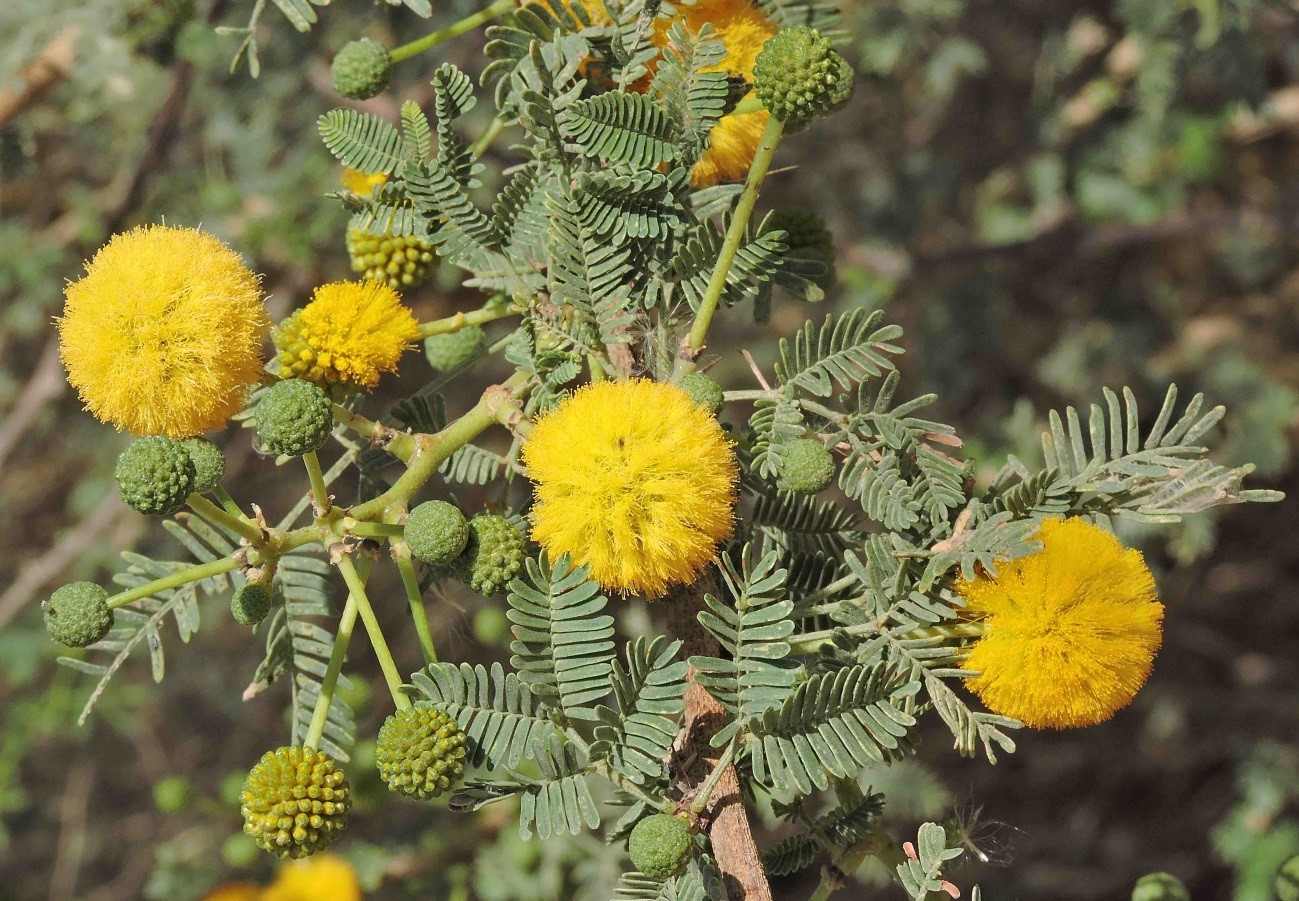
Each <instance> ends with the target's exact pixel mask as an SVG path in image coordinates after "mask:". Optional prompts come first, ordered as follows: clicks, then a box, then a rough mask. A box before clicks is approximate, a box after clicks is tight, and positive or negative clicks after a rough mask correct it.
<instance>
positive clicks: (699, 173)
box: [654, 0, 779, 188]
mask: <svg viewBox="0 0 1299 901" xmlns="http://www.w3.org/2000/svg"><path fill="white" fill-rule="evenodd" d="M673 22H682V23H684V24H685V26H686V27H687V28H689V29H690V30H691V31H692V32H698V31H699V29H700V28H702V27H703V26H704V25H705V24H711V25H712V26H713V29H714V30H715V31H716V32H717V36H718V37H719V38H720V39H721V41H722V43H723V44H724V45H725V46H726V55H725V56H723V57H722V59H721V61H720V62H718V63H717V65H715V66H712V67H710V68H709V69H705V70H704V71H706V72H708V71H712V72H725V73H726V74H727V75H729V76H731V77H733V78H735V77H738V78H743V79H745V80H746V81H748V82H752V81H753V64H754V63H755V62H756V61H757V59H758V53H759V51H761V50H762V46H763V45H764V44H765V43H767V41H769V40H771V38H772V37H774V36H775V34H776V32H777V31H778V30H779V29H778V28H777V27H776V23H774V22H772V21H771V19H770V18H768V16H767V14H766V13H765V12H763V11H762V10H761V9H759V8H758V7H757V6H755V5H754V4H753V3H751V2H749V0H698V2H697V3H695V4H694V5H692V6H684V5H682V6H678V7H677V14H676V16H675V17H673V18H672V19H671V20H670V21H667V22H660V23H658V24H657V25H656V27H655V31H654V41H655V43H656V44H658V45H659V46H660V47H662V46H664V45H666V44H667V32H668V28H669V27H671V25H672V23H673ZM752 96H753V91H749V93H748V95H746V97H745V99H748V98H749V97H752ZM766 124H767V111H766V110H759V111H758V112H754V113H731V114H730V115H729V116H723V117H722V120H721V121H720V122H718V123H717V126H716V127H715V128H714V129H713V132H712V134H711V135H709V138H708V150H707V151H705V152H704V155H703V156H702V157H700V159H699V162H698V163H696V164H695V168H694V171H693V172H692V173H691V180H692V181H693V182H694V185H695V187H697V188H706V187H709V186H711V185H716V184H720V183H721V182H729V181H740V180H742V179H743V178H744V177H745V176H746V175H748V173H749V167H750V166H751V165H752V164H753V155H754V153H756V152H757V149H758V140H759V139H760V138H761V137H762V129H763V128H764V127H765V126H766Z"/></svg>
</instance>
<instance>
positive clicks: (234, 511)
mask: <svg viewBox="0 0 1299 901" xmlns="http://www.w3.org/2000/svg"><path fill="white" fill-rule="evenodd" d="M212 493H213V494H215V495H216V498H217V500H219V501H220V502H221V506H222V507H224V508H225V511H226V512H227V513H229V514H230V515H231V516H239V517H243V515H244V511H243V510H240V509H239V504H238V503H237V502H236V501H235V499H234V498H233V497H231V496H230V492H229V491H226V486H224V485H218V486H216V487H215V488H213V489H212Z"/></svg>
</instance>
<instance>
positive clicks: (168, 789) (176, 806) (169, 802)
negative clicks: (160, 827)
mask: <svg viewBox="0 0 1299 901" xmlns="http://www.w3.org/2000/svg"><path fill="white" fill-rule="evenodd" d="M193 794H194V793H193V791H192V790H191V789H190V785H189V782H188V780H186V779H185V777H184V776H166V777H164V778H162V779H159V780H158V781H157V782H155V783H154V784H153V803H154V804H155V805H157V807H158V809H159V810H160V811H162V812H163V813H179V812H180V811H182V810H184V809H185V808H186V807H188V806H189V802H190V799H191V798H192V797H193Z"/></svg>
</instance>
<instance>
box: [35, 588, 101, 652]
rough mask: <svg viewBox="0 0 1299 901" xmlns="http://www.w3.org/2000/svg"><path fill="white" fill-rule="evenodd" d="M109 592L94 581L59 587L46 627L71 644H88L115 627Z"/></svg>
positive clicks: (49, 605) (48, 604) (54, 636)
mask: <svg viewBox="0 0 1299 901" xmlns="http://www.w3.org/2000/svg"><path fill="white" fill-rule="evenodd" d="M107 601H108V592H107V591H105V590H104V589H102V588H100V587H99V586H98V585H96V584H95V583H94V582H72V583H70V584H68V585H64V586H63V587H61V588H57V589H55V591H54V593H53V594H51V595H50V598H49V600H47V601H46V602H45V604H44V605H43V606H44V607H45V630H46V631H47V632H49V633H50V638H52V639H54V640H55V641H57V642H58V643H59V644H65V645H67V646H68V647H70V648H84V647H88V646H90V645H92V644H94V643H95V642H97V641H99V640H100V639H101V638H103V637H104V636H105V635H107V634H108V631H109V630H110V629H112V628H113V611H112V610H110V609H109V608H108V603H107Z"/></svg>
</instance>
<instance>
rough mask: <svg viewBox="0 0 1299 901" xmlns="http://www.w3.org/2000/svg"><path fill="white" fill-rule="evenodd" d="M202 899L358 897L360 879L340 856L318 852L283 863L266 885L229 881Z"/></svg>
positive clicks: (332, 900)
mask: <svg viewBox="0 0 1299 901" xmlns="http://www.w3.org/2000/svg"><path fill="white" fill-rule="evenodd" d="M203 901H361V883H360V881H359V880H358V879H357V878H356V871H355V870H354V869H352V865H351V864H349V863H348V862H347V861H346V860H343V858H341V857H335V856H334V855H333V854H317V855H315V856H314V857H309V858H307V859H306V860H296V861H290V862H288V863H286V864H284V865H283V866H281V867H280V869H279V870H278V871H277V872H276V874H275V880H274V881H273V882H272V883H271V884H270V885H269V886H267V887H266V888H262V887H261V886H257V885H252V884H250V883H246V882H237V883H230V884H228V885H223V886H220V887H219V888H217V889H215V890H214V891H213V892H211V893H210V894H209V895H208V896H207V897H206V898H204V899H203Z"/></svg>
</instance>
